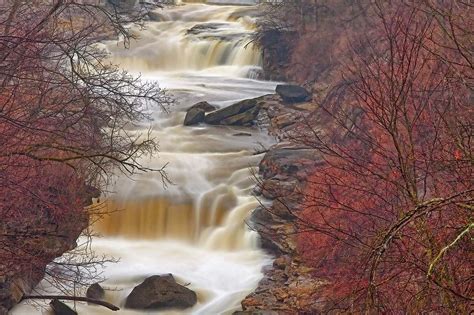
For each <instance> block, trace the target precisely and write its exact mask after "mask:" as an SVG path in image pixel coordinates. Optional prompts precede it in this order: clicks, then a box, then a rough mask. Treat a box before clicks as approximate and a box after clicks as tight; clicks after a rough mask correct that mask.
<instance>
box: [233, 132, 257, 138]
mask: <svg viewBox="0 0 474 315" xmlns="http://www.w3.org/2000/svg"><path fill="white" fill-rule="evenodd" d="M233 136H234V137H251V136H252V134H251V133H248V132H238V133H234V134H233Z"/></svg>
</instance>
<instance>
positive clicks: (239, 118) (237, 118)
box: [220, 107, 260, 126]
mask: <svg viewBox="0 0 474 315" xmlns="http://www.w3.org/2000/svg"><path fill="white" fill-rule="evenodd" d="M259 110H260V109H259V108H258V107H254V108H252V109H250V110H247V111H245V112H243V113H241V114H237V115H234V116H231V117H228V118H226V119H223V120H221V121H220V124H221V125H234V126H249V125H252V124H253V123H254V121H255V119H257V116H258V112H259Z"/></svg>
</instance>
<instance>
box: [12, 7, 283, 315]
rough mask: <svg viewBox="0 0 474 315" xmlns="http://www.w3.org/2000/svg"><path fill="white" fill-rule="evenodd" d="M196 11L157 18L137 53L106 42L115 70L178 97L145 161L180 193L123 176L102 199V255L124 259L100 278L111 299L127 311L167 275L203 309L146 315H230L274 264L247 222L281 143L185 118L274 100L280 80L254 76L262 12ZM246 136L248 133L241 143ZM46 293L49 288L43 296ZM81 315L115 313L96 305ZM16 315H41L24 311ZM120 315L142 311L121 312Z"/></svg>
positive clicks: (156, 128) (152, 176)
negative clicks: (266, 164) (204, 107)
mask: <svg viewBox="0 0 474 315" xmlns="http://www.w3.org/2000/svg"><path fill="white" fill-rule="evenodd" d="M187 2H190V1H187ZM193 2H196V1H193ZM200 2H201V3H186V4H183V5H178V6H172V7H169V8H166V9H158V10H156V11H154V12H152V13H151V14H150V19H151V20H150V21H149V22H147V23H146V25H145V29H133V30H132V31H133V32H134V33H135V34H136V35H137V36H138V37H139V39H138V40H137V41H133V42H132V43H131V45H130V48H129V49H124V47H123V45H121V43H120V42H119V43H117V42H106V43H104V44H103V47H104V49H107V50H108V51H109V52H110V53H111V57H110V58H111V61H112V62H114V63H116V64H118V65H119V66H120V67H122V68H124V69H126V70H128V71H129V72H131V73H133V74H139V75H140V76H141V77H142V78H143V79H144V80H151V81H153V82H157V84H160V86H162V87H164V88H166V89H167V90H168V93H170V94H171V95H172V96H174V97H175V98H176V104H175V105H174V106H173V107H172V108H171V109H170V112H169V113H164V112H162V111H160V110H156V111H153V112H152V113H151V115H152V117H153V121H152V127H151V136H152V137H154V138H156V139H157V140H158V141H159V145H160V152H159V154H158V155H157V156H154V157H152V158H149V157H146V158H145V157H144V158H143V159H142V160H141V162H142V164H143V165H144V166H146V167H149V168H155V169H159V168H161V167H162V166H163V165H164V164H167V167H166V171H167V173H168V176H169V178H170V179H171V181H172V184H171V185H169V186H168V187H164V186H163V185H162V181H161V178H160V175H159V174H157V173H154V172H148V173H145V174H137V175H134V176H132V178H129V177H127V176H119V177H118V179H117V180H116V183H115V184H114V186H113V187H112V191H113V193H111V194H109V195H107V196H104V198H106V205H107V207H108V208H109V209H111V210H113V211H114V212H113V213H111V215H110V216H106V217H105V218H103V219H102V220H100V221H98V222H97V223H96V224H95V225H94V227H93V228H94V230H95V231H96V232H99V233H100V234H102V235H103V237H100V238H95V239H94V240H93V242H92V247H93V249H94V250H95V251H96V253H97V254H98V255H107V256H113V257H117V258H120V262H118V263H111V264H106V265H105V266H104V269H103V270H102V269H101V270H100V271H101V272H103V275H104V277H105V279H106V281H105V282H104V284H103V286H104V287H105V288H109V289H112V290H109V291H107V295H106V297H105V299H106V300H107V301H109V302H111V303H114V304H116V305H119V306H120V307H123V306H124V301H125V299H126V297H127V295H128V294H129V293H130V292H131V290H132V289H133V287H134V286H136V285H137V284H139V283H140V282H141V281H143V279H144V278H145V277H147V276H151V275H155V274H162V273H173V275H174V276H175V278H176V279H177V280H178V282H180V283H189V286H188V287H189V288H190V289H192V290H194V291H195V292H197V295H198V303H197V304H196V305H195V306H194V307H192V308H190V309H186V310H179V311H174V310H166V311H163V310H161V311H159V312H152V311H147V313H146V314H202V315H209V314H232V313H233V312H234V311H235V310H238V309H239V306H240V301H241V300H242V299H243V298H244V297H245V296H246V295H248V294H249V293H250V292H251V291H252V290H253V289H255V288H256V286H257V283H258V281H259V280H260V279H261V277H262V272H261V268H262V267H263V266H264V265H265V264H267V263H268V262H269V257H268V256H267V255H266V254H265V253H264V252H263V251H262V250H261V249H260V248H259V246H258V235H257V234H256V233H255V232H253V231H251V230H249V228H248V226H247V222H246V220H247V219H248V216H249V214H250V213H251V211H252V210H253V209H255V208H256V207H257V206H258V201H257V200H256V199H255V198H254V197H253V196H252V189H253V187H254V184H255V183H254V178H253V174H254V173H255V172H256V171H257V167H258V163H259V162H260V160H261V159H262V157H263V155H262V154H255V153H254V152H255V151H256V150H257V149H259V148H260V147H261V146H262V145H264V146H269V145H271V144H272V143H273V141H274V140H273V139H272V138H270V137H269V136H268V135H266V133H265V132H262V131H260V130H258V129H256V128H244V127H240V128H239V127H228V126H206V125H200V126H195V127H185V126H183V120H184V116H185V114H186V109H187V108H189V107H190V106H191V105H193V104H195V103H197V102H200V101H208V102H209V103H211V104H212V105H214V106H216V107H218V108H221V107H225V106H228V105H230V104H232V103H235V102H237V101H239V100H242V99H246V98H253V97H257V96H261V95H264V94H269V93H272V92H273V91H274V89H275V85H276V84H275V83H274V82H263V81H258V80H255V79H253V77H254V75H255V73H258V71H261V52H260V51H258V49H257V48H256V47H254V46H253V44H252V43H251V39H252V35H253V32H254V30H255V24H254V23H255V19H256V17H257V16H258V14H259V11H258V8H256V7H244V6H228V5H227V6H221V5H208V4H204V3H202V2H204V1H200ZM207 2H208V3H209V2H210V1H207ZM235 2H236V1H226V3H227V4H228V3H235ZM238 2H240V3H242V1H238ZM134 128H135V129H136V130H137V131H146V130H148V128H149V126H148V123H147V122H144V123H143V126H133V127H131V130H130V132H133V130H134ZM242 132H245V135H246V136H237V135H236V134H239V133H242ZM48 289H49V288H48V284H47V283H42V284H41V285H40V286H39V288H38V289H37V290H38V291H39V292H42V290H44V291H47V290H48ZM77 309H78V312H79V314H92V315H93V314H108V312H107V311H106V310H104V309H103V308H101V307H97V306H93V305H86V304H77ZM13 314H14V315H20V314H21V315H26V314H28V315H29V314H39V312H38V310H36V309H34V308H33V307H32V306H31V305H27V304H24V303H23V304H22V305H19V306H18V307H17V308H15V310H14V312H13ZM120 314H136V315H138V314H145V313H143V312H139V311H132V310H127V309H122V310H121V311H120Z"/></svg>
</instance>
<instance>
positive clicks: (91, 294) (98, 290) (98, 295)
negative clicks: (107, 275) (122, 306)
mask: <svg viewBox="0 0 474 315" xmlns="http://www.w3.org/2000/svg"><path fill="white" fill-rule="evenodd" d="M86 296H87V297H88V298H90V299H94V300H102V299H103V298H104V296H105V291H104V289H103V288H102V287H101V286H100V284H98V283H94V284H93V285H91V286H90V287H89V288H88V289H87V292H86Z"/></svg>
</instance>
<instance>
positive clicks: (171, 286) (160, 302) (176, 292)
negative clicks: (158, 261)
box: [125, 274, 197, 309]
mask: <svg viewBox="0 0 474 315" xmlns="http://www.w3.org/2000/svg"><path fill="white" fill-rule="evenodd" d="M196 303H197V295H196V293H195V292H194V291H192V290H190V289H188V288H186V287H185V286H182V285H180V284H178V283H177V282H176V280H175V279H174V277H173V275H171V274H168V275H162V276H151V277H149V278H147V279H145V281H143V282H142V283H141V284H139V285H138V286H136V287H135V288H134V289H133V291H132V292H131V293H130V295H129V296H128V297H127V300H126V302H125V307H126V308H132V309H162V308H169V307H174V308H188V307H191V306H193V305H194V304H196Z"/></svg>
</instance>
